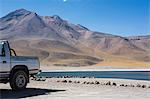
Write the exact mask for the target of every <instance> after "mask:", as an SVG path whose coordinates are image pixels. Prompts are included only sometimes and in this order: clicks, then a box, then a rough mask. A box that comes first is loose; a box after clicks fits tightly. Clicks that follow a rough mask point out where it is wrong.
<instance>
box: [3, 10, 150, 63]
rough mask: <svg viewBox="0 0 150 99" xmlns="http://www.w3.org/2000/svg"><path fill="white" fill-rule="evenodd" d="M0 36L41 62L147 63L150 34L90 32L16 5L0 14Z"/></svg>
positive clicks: (149, 55) (56, 17) (17, 49)
mask: <svg viewBox="0 0 150 99" xmlns="http://www.w3.org/2000/svg"><path fill="white" fill-rule="evenodd" d="M0 39H6V40H9V41H10V43H11V46H12V47H13V48H14V49H15V50H16V51H17V53H18V54H21V55H36V56H38V57H40V60H41V62H42V63H43V64H53V65H65V66H67V65H69V66H86V65H94V64H97V63H99V64H101V63H104V62H105V63H106V64H107V62H111V61H113V62H116V63H117V62H118V60H119V61H121V62H122V63H124V62H123V61H124V60H125V61H129V63H130V62H136V63H141V64H144V65H145V64H146V65H147V64H149V61H150V43H149V42H150V35H147V36H134V37H121V36H117V35H111V34H107V33H101V32H94V31H91V30H90V29H88V28H86V27H84V26H82V25H80V24H77V25H75V24H72V23H69V22H68V21H66V20H64V19H62V18H60V17H59V16H57V15H54V16H40V15H38V14H36V13H35V12H31V11H27V10H25V9H18V10H16V11H14V12H11V13H9V14H7V15H6V16H4V17H2V18H0Z"/></svg>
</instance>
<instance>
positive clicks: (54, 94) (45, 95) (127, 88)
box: [0, 78, 150, 99]
mask: <svg viewBox="0 0 150 99" xmlns="http://www.w3.org/2000/svg"><path fill="white" fill-rule="evenodd" d="M109 81H110V84H109ZM96 82H99V83H96ZM113 83H115V84H113ZM122 84H123V85H124V86H120V85H122ZM139 85H141V86H139ZM143 85H145V86H144V88H142V86H143ZM0 93H1V94H0V96H1V98H28V99H29V98H31V99H150V94H149V93H150V82H149V81H140V80H125V79H102V78H46V79H45V81H36V80H31V82H30V83H29V84H28V86H27V89H26V90H23V91H12V90H11V89H10V86H9V84H0Z"/></svg>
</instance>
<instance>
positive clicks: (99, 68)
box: [40, 65, 150, 71]
mask: <svg viewBox="0 0 150 99" xmlns="http://www.w3.org/2000/svg"><path fill="white" fill-rule="evenodd" d="M40 68H41V69H42V71H102V70H106V71H109V70H110V71H112V70H113V71H115V70H124V71H126V70H128V71H142V70H143V71H148V70H149V71H150V68H124V67H121V66H82V67H80V66H79V67H70V66H53V65H47V66H46V65H42V66H41V67H40Z"/></svg>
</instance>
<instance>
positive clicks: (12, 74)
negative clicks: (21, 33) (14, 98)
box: [0, 40, 40, 90]
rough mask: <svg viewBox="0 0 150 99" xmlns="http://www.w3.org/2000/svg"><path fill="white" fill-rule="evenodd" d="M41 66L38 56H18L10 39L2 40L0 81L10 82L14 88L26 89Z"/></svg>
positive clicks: (0, 45)
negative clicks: (30, 78) (12, 47)
mask: <svg viewBox="0 0 150 99" xmlns="http://www.w3.org/2000/svg"><path fill="white" fill-rule="evenodd" d="M39 68H40V63H39V59H38V58H37V57H30V56H17V55H16V53H15V51H14V50H13V49H11V48H10V46H9V43H8V41H6V40H0V83H7V82H9V83H10V86H11V88H12V89H13V90H20V89H24V88H26V86H27V83H28V82H29V77H31V76H34V75H35V74H37V73H38V72H40V69H39Z"/></svg>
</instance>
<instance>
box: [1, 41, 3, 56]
mask: <svg viewBox="0 0 150 99" xmlns="http://www.w3.org/2000/svg"><path fill="white" fill-rule="evenodd" d="M2 48H3V42H0V56H2Z"/></svg>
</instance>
